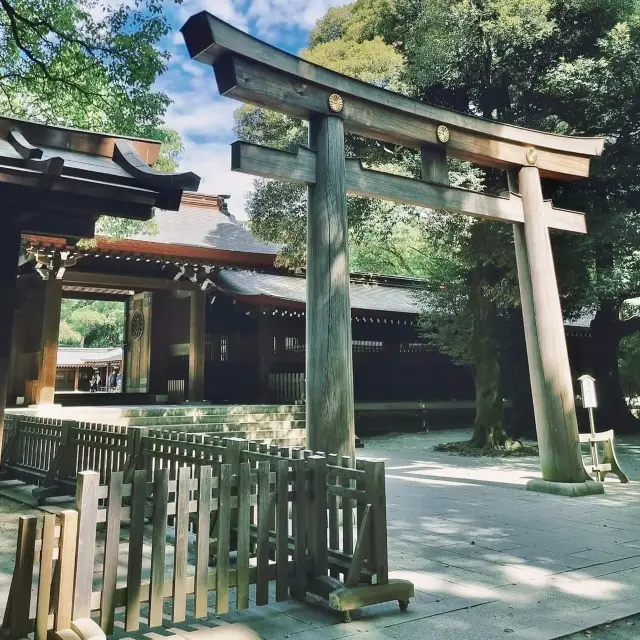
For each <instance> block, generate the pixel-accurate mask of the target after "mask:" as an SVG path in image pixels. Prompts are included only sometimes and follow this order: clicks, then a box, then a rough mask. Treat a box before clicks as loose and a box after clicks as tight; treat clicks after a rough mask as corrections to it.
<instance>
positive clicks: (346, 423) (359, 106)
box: [182, 12, 604, 495]
mask: <svg viewBox="0 0 640 640" xmlns="http://www.w3.org/2000/svg"><path fill="white" fill-rule="evenodd" d="M182 33H183V35H184V38H185V41H186V44H187V47H188V49H189V53H190V55H191V57H192V58H194V59H195V60H198V61H199V62H203V63H205V64H208V65H211V66H213V69H214V72H215V76H216V81H217V84H218V89H219V91H220V93H221V94H222V95H225V96H229V97H231V98H235V99H237V100H240V101H242V102H246V103H250V104H254V105H258V106H261V107H266V108H268V109H273V110H275V111H279V112H281V113H284V114H287V115H290V116H295V117H299V118H304V119H307V120H308V121H309V148H299V149H298V150H297V152H284V151H279V150H276V149H270V148H266V147H261V146H259V145H252V144H247V143H242V142H236V143H234V144H233V145H232V168H233V169H234V170H236V171H242V172H245V173H250V174H254V175H259V176H265V177H269V178H275V179H278V180H284V181H293V182H298V183H301V184H306V185H307V186H308V188H309V203H308V221H307V225H308V226H307V356H306V372H307V436H308V446H309V448H311V449H313V450H315V451H326V452H330V453H338V454H348V455H351V456H353V454H354V409H353V371H352V356H351V315H350V304H349V257H348V247H347V240H348V230H347V212H346V195H347V193H353V194H358V195H364V196H369V197H376V198H382V199H385V200H392V201H395V202H403V203H407V204H412V205H416V206H421V207H428V208H432V209H441V210H445V211H450V212H453V213H460V214H464V215H470V216H474V217H476V218H480V219H487V220H499V221H503V222H509V223H511V224H513V230H514V244H515V248H516V258H517V264H518V275H519V282H520V293H521V298H522V309H523V316H524V322H525V332H526V342H527V355H528V360H529V369H530V376H531V388H532V394H533V400H534V409H535V417H536V427H537V432H538V443H539V448H540V461H541V465H542V475H543V481H532V482H530V484H529V486H528V488H531V489H535V490H543V491H551V492H555V493H565V494H570V495H583V494H587V493H593V492H601V491H602V486H601V485H600V484H598V483H594V482H589V480H590V479H589V478H588V476H587V475H586V472H585V470H584V467H583V464H582V457H581V453H580V444H579V439H578V427H577V421H576V412H575V403H574V397H573V387H572V382H571V372H570V369H569V359H568V354H567V346H566V341H565V336H564V327H563V320H562V310H561V307H560V299H559V296H558V287H557V282H556V276H555V268H554V263H553V255H552V252H551V244H550V239H549V229H554V230H560V231H568V232H573V233H586V224H585V219H584V215H583V214H581V213H577V212H573V211H565V210H562V209H555V208H554V207H553V205H552V204H551V203H550V202H546V201H544V200H543V198H542V189H541V184H540V178H541V177H549V178H554V179H556V180H572V179H576V178H581V177H586V176H588V175H589V163H590V158H591V157H593V156H596V155H600V154H601V153H602V150H603V146H604V141H603V139H601V138H576V137H569V136H559V135H554V134H549V133H543V132H539V131H533V130H530V129H523V128H520V127H514V126H510V125H503V124H499V123H496V122H491V121H487V120H483V119H480V118H476V117H473V116H469V115H465V114H461V113H457V112H454V111H449V110H447V109H442V108H440V107H434V106H432V105H429V104H427V103H424V102H420V101H417V100H413V99H411V98H407V97H405V96H402V95H399V94H396V93H393V92H391V91H387V90H385V89H381V88H379V87H375V86H373V85H369V84H366V83H363V82H360V81H358V80H354V79H352V78H348V77H346V76H343V75H341V74H338V73H335V72H333V71H330V70H328V69H325V68H323V67H319V66H317V65H314V64H311V63H309V62H307V61H305V60H302V59H301V58H298V57H297V56H294V55H291V54H288V53H286V52H284V51H281V50H280V49H277V48H275V47H272V46H271V45H269V44H267V43H265V42H262V41H260V40H257V39H255V38H253V37H252V36H250V35H248V34H246V33H244V32H242V31H239V30H238V29H235V28H234V27H232V26H231V25H229V24H227V23H225V22H223V21H222V20H219V19H218V18H216V17H215V16H212V15H211V14H209V13H207V12H201V13H198V14H196V15H194V16H192V17H191V18H190V19H189V20H188V21H187V23H186V24H185V25H184V27H183V28H182ZM345 131H349V132H352V133H356V134H358V135H362V136H365V137H369V138H374V139H378V140H383V141H386V142H390V143H394V144H402V145H405V146H409V147H412V148H415V149H419V150H420V152H421V157H422V168H423V169H422V180H421V181H420V180H413V179H410V178H404V177H401V176H395V175H391V174H387V173H382V172H379V171H372V170H369V169H365V168H363V167H362V165H361V163H360V161H359V160H357V159H345V155H344V132H345ZM447 156H451V157H456V158H462V159H465V160H470V161H471V162H474V163H476V164H479V165H482V166H490V167H498V168H503V169H505V170H507V172H508V176H509V193H508V194H507V195H506V196H504V197H496V196H489V195H486V194H481V193H475V192H470V191H466V190H464V189H456V188H453V187H450V186H449V183H448V175H447V166H446V158H447Z"/></svg>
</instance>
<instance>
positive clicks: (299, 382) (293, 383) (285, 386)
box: [269, 373, 306, 402]
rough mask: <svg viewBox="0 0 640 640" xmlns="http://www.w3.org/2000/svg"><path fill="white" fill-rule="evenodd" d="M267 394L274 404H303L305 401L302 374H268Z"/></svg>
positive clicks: (303, 375)
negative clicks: (268, 393)
mask: <svg viewBox="0 0 640 640" xmlns="http://www.w3.org/2000/svg"><path fill="white" fill-rule="evenodd" d="M269 392H270V394H271V398H272V400H273V401H274V402H303V401H304V399H305V397H306V396H305V374H304V373H270V374H269Z"/></svg>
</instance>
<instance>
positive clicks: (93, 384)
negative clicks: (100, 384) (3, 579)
mask: <svg viewBox="0 0 640 640" xmlns="http://www.w3.org/2000/svg"><path fill="white" fill-rule="evenodd" d="M95 390H96V377H95V376H91V379H90V380H89V392H90V393H93V392H94V391H95Z"/></svg>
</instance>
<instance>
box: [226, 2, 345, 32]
mask: <svg viewBox="0 0 640 640" xmlns="http://www.w3.org/2000/svg"><path fill="white" fill-rule="evenodd" d="M344 4H347V0H251V2H250V3H249V6H248V12H247V13H248V15H249V17H251V18H252V19H254V20H255V21H256V26H257V29H258V33H259V35H261V36H265V35H269V36H271V35H272V34H273V33H274V32H273V28H274V27H283V28H285V29H286V28H291V27H292V26H294V27H299V28H301V29H310V28H311V27H313V25H314V24H315V23H316V21H317V20H318V19H319V18H321V17H322V16H323V15H324V14H325V13H327V11H328V9H329V8H330V7H336V6H342V5H344ZM221 17H222V16H221Z"/></svg>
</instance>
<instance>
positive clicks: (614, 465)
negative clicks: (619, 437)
mask: <svg viewBox="0 0 640 640" xmlns="http://www.w3.org/2000/svg"><path fill="white" fill-rule="evenodd" d="M580 442H581V443H589V447H590V449H591V456H592V458H591V462H592V464H590V465H586V466H585V468H586V471H587V473H592V474H594V475H595V476H596V479H597V480H599V481H600V482H604V479H605V477H606V475H607V474H608V473H613V474H614V475H616V476H618V479H619V480H620V482H621V483H622V484H627V483H628V482H629V478H628V476H627V474H626V473H625V472H624V471H623V470H622V468H621V467H620V463H619V462H618V456H616V449H615V444H614V439H613V429H611V430H610V431H605V432H603V433H596V432H595V430H593V429H592V431H591V433H584V434H582V433H581V434H580ZM599 442H601V443H602V462H600V461H599V459H598V443H599Z"/></svg>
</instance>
